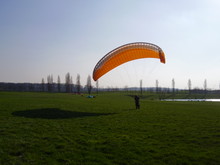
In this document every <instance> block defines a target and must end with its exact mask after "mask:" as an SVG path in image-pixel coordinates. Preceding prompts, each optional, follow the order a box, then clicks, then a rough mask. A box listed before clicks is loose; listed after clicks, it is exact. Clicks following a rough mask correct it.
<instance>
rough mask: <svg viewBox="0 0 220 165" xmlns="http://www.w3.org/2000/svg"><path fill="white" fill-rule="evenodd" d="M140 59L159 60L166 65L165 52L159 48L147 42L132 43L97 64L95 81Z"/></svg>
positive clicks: (115, 50) (119, 48)
mask: <svg viewBox="0 0 220 165" xmlns="http://www.w3.org/2000/svg"><path fill="white" fill-rule="evenodd" d="M140 58H158V59H160V62H162V63H165V55H164V52H163V50H162V49H161V48H160V47H159V46H157V45H154V44H151V43H145V42H136V43H130V44H126V45H123V46H120V47H118V48H116V49H114V50H112V51H111V52H109V53H108V54H106V55H105V56H104V57H103V58H102V59H101V60H100V61H99V62H98V63H97V64H96V66H95V68H94V71H93V79H94V80H95V81H96V80H98V79H99V78H100V77H101V76H103V75H104V74H106V73H107V72H109V71H110V70H112V69H114V68H116V67H117V66H119V65H121V64H124V63H126V62H128V61H132V60H136V59H140Z"/></svg>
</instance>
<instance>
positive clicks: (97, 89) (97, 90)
mask: <svg viewBox="0 0 220 165" xmlns="http://www.w3.org/2000/svg"><path fill="white" fill-rule="evenodd" d="M96 93H97V94H98V93H99V80H96Z"/></svg>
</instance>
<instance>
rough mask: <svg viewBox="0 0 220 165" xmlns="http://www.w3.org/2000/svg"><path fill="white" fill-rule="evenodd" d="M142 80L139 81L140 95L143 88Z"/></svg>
mask: <svg viewBox="0 0 220 165" xmlns="http://www.w3.org/2000/svg"><path fill="white" fill-rule="evenodd" d="M142 82H143V81H142V80H140V92H141V95H142V94H143V88H142Z"/></svg>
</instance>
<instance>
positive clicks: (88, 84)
mask: <svg viewBox="0 0 220 165" xmlns="http://www.w3.org/2000/svg"><path fill="white" fill-rule="evenodd" d="M87 89H88V93H89V95H90V94H91V91H92V83H91V76H90V75H89V76H88V78H87Z"/></svg>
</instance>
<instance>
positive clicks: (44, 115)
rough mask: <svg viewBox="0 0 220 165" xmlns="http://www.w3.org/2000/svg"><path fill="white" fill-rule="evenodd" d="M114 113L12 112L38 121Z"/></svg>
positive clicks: (56, 109) (36, 110) (49, 109)
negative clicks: (38, 119)
mask: <svg viewBox="0 0 220 165" xmlns="http://www.w3.org/2000/svg"><path fill="white" fill-rule="evenodd" d="M112 114H114V113H90V112H76V111H67V110H61V109H58V108H44V109H31V110H24V111H16V112H12V115H14V116H20V117H27V118H40V119H70V118H80V117H91V116H104V115H112Z"/></svg>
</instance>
